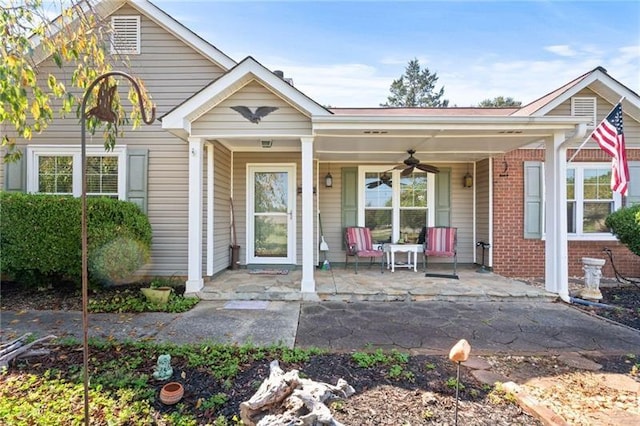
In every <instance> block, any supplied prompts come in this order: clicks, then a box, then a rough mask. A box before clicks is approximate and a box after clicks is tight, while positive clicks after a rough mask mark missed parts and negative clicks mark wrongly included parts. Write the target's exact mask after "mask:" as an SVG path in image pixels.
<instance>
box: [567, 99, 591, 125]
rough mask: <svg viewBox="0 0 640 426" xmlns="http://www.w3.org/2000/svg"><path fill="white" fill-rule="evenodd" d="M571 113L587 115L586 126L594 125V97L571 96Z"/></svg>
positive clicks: (580, 115)
mask: <svg viewBox="0 0 640 426" xmlns="http://www.w3.org/2000/svg"><path fill="white" fill-rule="evenodd" d="M571 115H573V116H576V117H589V118H591V121H590V122H589V123H588V124H587V127H594V126H595V125H596V98H571Z"/></svg>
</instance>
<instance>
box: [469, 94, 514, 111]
mask: <svg viewBox="0 0 640 426" xmlns="http://www.w3.org/2000/svg"><path fill="white" fill-rule="evenodd" d="M521 105H522V102H520V101H516V100H515V99H513V98H512V97H510V96H509V97H507V98H505V97H504V96H496V97H495V98H493V99H485V100H483V101H482V102H480V103H479V104H478V106H479V107H480V108H507V107H519V106H521Z"/></svg>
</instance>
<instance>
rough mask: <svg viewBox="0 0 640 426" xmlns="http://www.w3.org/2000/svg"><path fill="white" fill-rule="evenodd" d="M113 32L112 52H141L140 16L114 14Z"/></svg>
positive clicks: (112, 18)
mask: <svg viewBox="0 0 640 426" xmlns="http://www.w3.org/2000/svg"><path fill="white" fill-rule="evenodd" d="M111 25H112V27H113V33H112V37H111V53H112V54H134V55H137V54H139V53H140V17H139V16H113V17H111Z"/></svg>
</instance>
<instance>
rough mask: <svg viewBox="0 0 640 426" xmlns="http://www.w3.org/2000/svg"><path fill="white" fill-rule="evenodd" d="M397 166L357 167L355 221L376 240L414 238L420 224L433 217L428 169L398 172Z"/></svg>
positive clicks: (433, 219) (430, 180)
mask: <svg viewBox="0 0 640 426" xmlns="http://www.w3.org/2000/svg"><path fill="white" fill-rule="evenodd" d="M400 172H401V171H400V170H386V171H385V170H381V169H379V168H376V167H360V169H359V182H360V184H359V191H358V192H359V196H360V197H361V202H359V203H358V204H359V205H360V206H362V207H361V208H360V211H359V212H358V215H359V220H358V222H359V223H363V224H364V226H366V227H368V228H370V229H371V233H372V235H373V240H374V241H376V242H390V241H397V240H398V239H400V238H403V239H406V240H408V241H414V240H417V238H418V235H419V234H420V231H421V230H422V227H423V226H427V225H428V224H433V223H434V221H435V211H434V209H429V208H428V206H429V205H431V206H432V205H433V204H434V198H435V193H434V185H433V179H432V178H431V177H430V175H429V174H428V173H423V172H414V173H412V174H410V175H408V176H401V174H400Z"/></svg>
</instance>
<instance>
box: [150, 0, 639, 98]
mask: <svg viewBox="0 0 640 426" xmlns="http://www.w3.org/2000/svg"><path fill="white" fill-rule="evenodd" d="M152 1H153V2H154V3H155V4H156V5H157V6H159V7H160V8H161V9H163V10H164V11H165V12H168V13H169V14H170V15H171V16H173V17H174V18H175V19H177V20H178V21H180V22H182V23H183V24H184V25H186V26H187V27H189V28H190V29H192V30H193V31H194V32H196V33H197V34H198V35H200V36H201V37H203V38H204V39H206V40H207V41H209V42H210V43H212V44H213V45H215V46H216V47H217V48H218V49H220V50H221V51H223V52H224V53H226V54H227V55H229V56H230V57H232V58H233V59H235V60H236V61H240V60H242V59H243V58H244V57H246V56H249V55H251V56H253V57H254V58H255V59H256V60H258V61H259V62H261V63H262V64H263V65H265V66H266V67H267V68H269V69H271V70H276V69H279V70H283V71H284V73H285V76H286V77H290V78H292V79H293V82H294V85H295V86H296V87H297V88H298V89H300V90H302V91H303V92H304V93H305V94H307V95H309V96H310V97H312V98H313V99H314V100H316V101H318V102H319V103H321V104H323V105H331V106H343V107H354V106H369V107H375V106H378V105H379V104H380V103H383V102H385V101H386V98H387V96H388V94H389V86H390V85H391V82H392V81H393V80H394V79H396V78H398V77H400V76H401V75H402V74H403V73H404V70H405V67H406V65H407V63H408V61H409V60H411V59H413V58H417V59H418V60H419V61H420V64H421V65H422V66H423V67H428V68H429V70H430V71H431V72H435V73H436V74H437V75H438V77H439V80H438V83H437V89H439V88H440V87H441V86H444V89H445V98H447V99H449V101H450V103H449V105H450V106H454V105H456V106H472V105H476V104H477V103H479V102H480V101H482V100H483V99H486V98H493V97H495V96H511V97H513V98H515V99H517V100H520V101H523V102H524V103H528V102H530V101H533V100H534V99H536V98H538V97H540V96H542V95H544V94H546V93H547V92H549V91H551V90H554V89H556V88H557V87H559V86H561V85H563V84H565V83H567V82H569V81H570V80H572V79H574V78H575V77H577V76H579V75H581V74H583V73H585V72H587V71H589V70H591V69H593V68H595V67H596V66H599V65H601V66H603V67H605V68H606V69H607V70H608V71H609V73H610V74H611V75H612V76H613V77H614V78H616V79H617V80H619V81H620V82H622V83H623V84H625V85H627V86H628V87H630V88H631V89H632V90H634V91H636V92H640V2H637V1H604V2H598V1H526V2H525V1H510V2H507V1H474V2H469V1H448V2H436V1H403V2H387V1H375V2H371V1H352V2H346V1H333V2H331V1H317V2H310V1H285V2H283V1H253V2H249V1H224V2H223V1H176V0H173V1H171V0H152Z"/></svg>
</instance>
